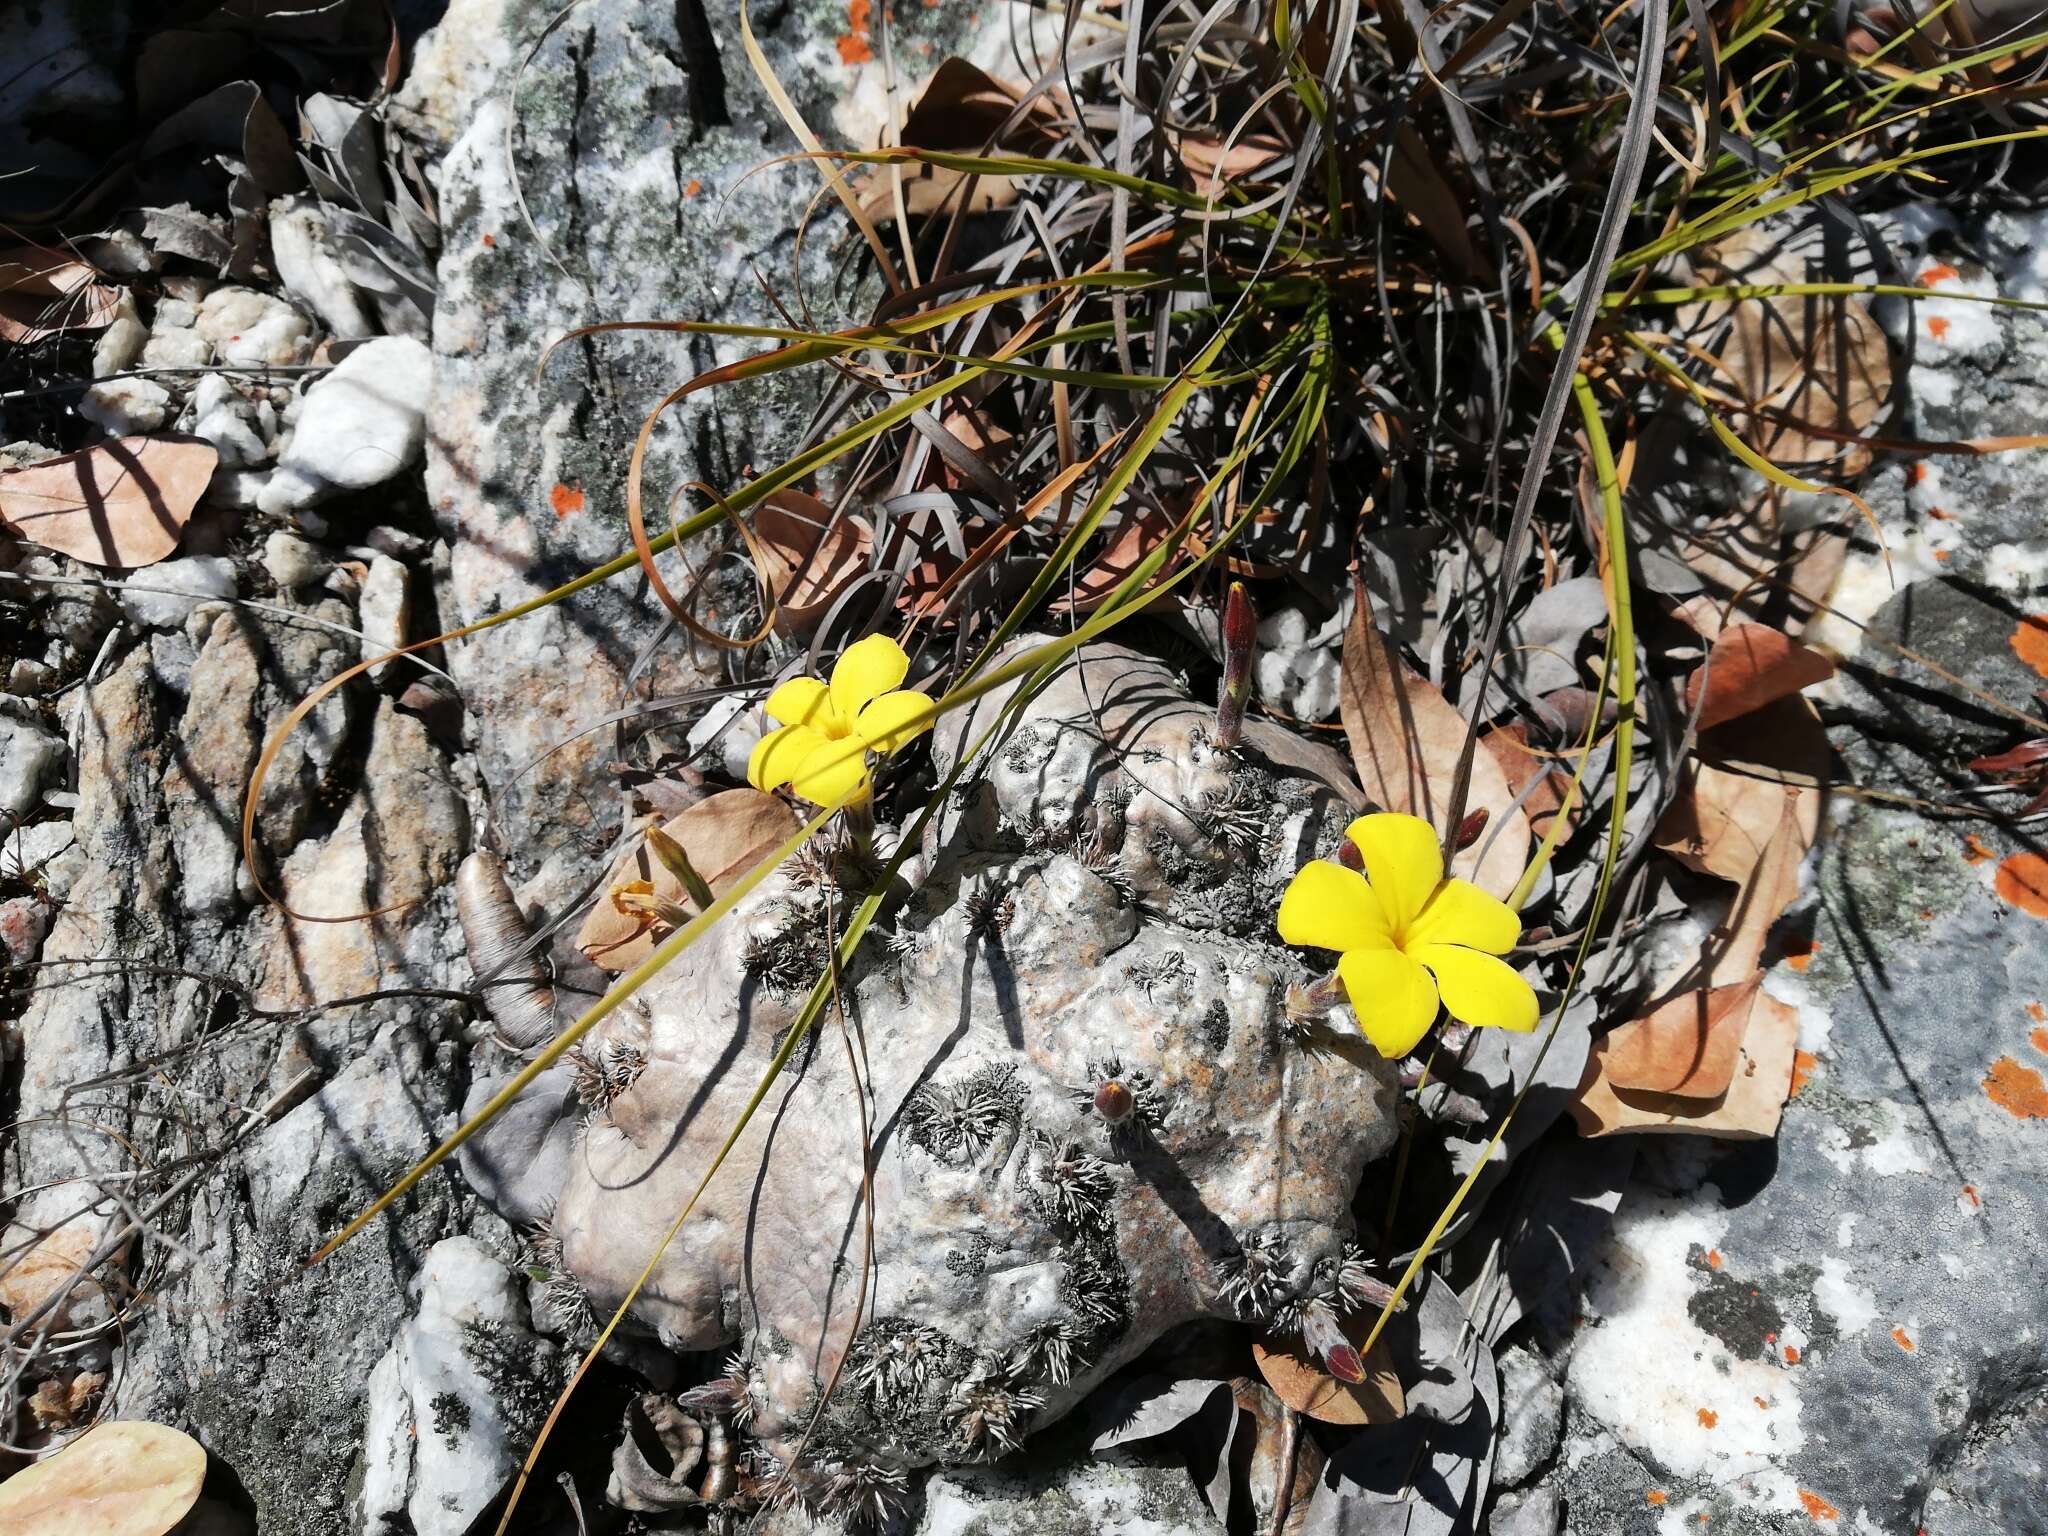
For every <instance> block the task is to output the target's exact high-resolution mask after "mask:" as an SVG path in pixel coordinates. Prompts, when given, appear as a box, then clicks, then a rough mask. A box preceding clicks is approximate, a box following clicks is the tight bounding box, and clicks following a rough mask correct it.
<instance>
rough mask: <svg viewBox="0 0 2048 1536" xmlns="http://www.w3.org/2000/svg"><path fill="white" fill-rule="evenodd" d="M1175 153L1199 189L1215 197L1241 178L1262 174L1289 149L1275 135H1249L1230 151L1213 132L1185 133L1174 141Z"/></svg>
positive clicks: (1205, 195) (1208, 195)
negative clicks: (1261, 172)
mask: <svg viewBox="0 0 2048 1536" xmlns="http://www.w3.org/2000/svg"><path fill="white" fill-rule="evenodd" d="M1173 152H1174V153H1175V154H1176V155H1178V156H1179V157H1180V163H1181V164H1182V165H1184V166H1186V167H1187V168H1188V171H1189V173H1190V174H1191V175H1193V177H1194V178H1195V190H1196V191H1197V192H1199V193H1201V194H1202V195H1203V196H1204V197H1215V196H1217V195H1218V194H1219V193H1221V192H1222V190H1223V189H1224V188H1225V187H1227V186H1229V185H1230V183H1232V182H1233V181H1235V180H1237V178H1238V177H1240V176H1256V175H1258V173H1259V172H1260V171H1263V170H1264V169H1265V168H1266V167H1267V166H1269V165H1271V164H1272V163H1273V162H1274V161H1276V160H1278V159H1279V158H1280V157H1281V156H1282V155H1284V154H1285V153H1286V152H1287V148H1286V146H1285V145H1284V144H1282V143H1281V142H1280V141H1279V140H1278V139H1276V138H1274V137H1273V136H1272V135H1271V134H1262V133H1255V134H1249V135H1247V136H1245V137H1243V138H1240V139H1239V140H1238V141H1237V142H1236V143H1234V144H1232V145H1231V146H1230V148H1229V149H1228V150H1226V149H1224V147H1223V140H1222V139H1221V138H1219V137H1218V136H1217V135H1215V134H1213V133H1183V134H1180V135H1178V136H1177V137H1175V138H1174V140H1173Z"/></svg>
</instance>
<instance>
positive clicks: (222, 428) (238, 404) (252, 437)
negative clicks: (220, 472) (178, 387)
mask: <svg viewBox="0 0 2048 1536" xmlns="http://www.w3.org/2000/svg"><path fill="white" fill-rule="evenodd" d="M187 409H188V411H189V413H190V417H191V427H190V429H189V430H190V431H191V433H192V435H193V436H195V437H203V438H205V439H206V440H207V441H208V442H209V443H211V444H213V446H214V451H215V452H217V453H218V454H219V455H220V463H221V467H222V468H223V469H231V470H232V469H246V468H247V467H249V466H250V465H252V464H261V463H263V462H264V461H265V460H266V459H267V458H268V457H269V453H270V449H269V445H268V444H267V443H265V442H264V440H263V436H262V434H261V433H260V432H258V431H257V430H256V425H255V422H256V407H255V405H254V404H253V403H252V402H250V401H249V400H247V399H244V398H243V396H242V394H241V392H240V391H239V390H237V389H236V388H235V386H234V385H232V384H230V383H229V382H228V380H227V378H226V376H225V375H223V374H218V373H209V374H207V375H206V376H205V377H204V378H202V379H201V380H200V381H199V382H198V383H197V384H195V385H194V386H193V387H192V402H191V405H190V406H189V407H188V408H187Z"/></svg>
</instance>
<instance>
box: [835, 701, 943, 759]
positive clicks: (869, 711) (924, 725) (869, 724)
mask: <svg viewBox="0 0 2048 1536" xmlns="http://www.w3.org/2000/svg"><path fill="white" fill-rule="evenodd" d="M931 707H932V701H931V695H929V694H924V693H919V692H918V691H917V690H916V689H915V688H898V689H897V690H896V691H895V692H894V693H885V694H883V695H882V696H881V697H880V698H879V699H875V700H873V701H871V702H870V703H869V704H868V706H867V707H866V708H865V709H863V710H862V711H861V712H860V718H859V719H858V720H856V721H854V722H853V732H854V734H855V735H856V736H858V737H860V739H861V740H862V741H864V742H866V743H867V744H868V745H869V746H871V747H873V748H874V749H875V750H876V751H877V752H901V751H902V750H903V749H904V748H905V747H907V746H909V745H910V744H911V743H912V742H913V741H915V740H917V738H918V737H920V736H922V735H923V734H924V733H925V732H926V731H928V730H930V729H931V728H932V722H933V720H934V719H936V718H937V717H936V716H934V715H931V714H929V713H928V711H929V710H930V709H931ZM919 715H924V716H925V718H924V719H922V720H917V717H918V716H919ZM912 720H917V723H916V724H914V725H912V724H907V723H906V722H908V721H912Z"/></svg>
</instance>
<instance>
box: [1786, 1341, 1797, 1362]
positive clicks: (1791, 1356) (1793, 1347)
mask: <svg viewBox="0 0 2048 1536" xmlns="http://www.w3.org/2000/svg"><path fill="white" fill-rule="evenodd" d="M1785 1363H1786V1364H1787V1365H1797V1364H1798V1363H1799V1346H1798V1345H1797V1344H1787V1345H1786V1346H1785Z"/></svg>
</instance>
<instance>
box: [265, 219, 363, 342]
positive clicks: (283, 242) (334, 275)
mask: <svg viewBox="0 0 2048 1536" xmlns="http://www.w3.org/2000/svg"><path fill="white" fill-rule="evenodd" d="M270 250H271V260H272V262H273V264H274V265H275V266H276V268H277V280H278V282H280V283H281V284H283V285H284V290H285V292H287V293H289V294H290V295H291V296H292V297H293V298H294V299H296V300H298V301H299V303H301V304H303V305H304V306H305V307H306V308H308V309H310V310H311V311H312V312H313V313H314V314H316V315H318V316H319V317H320V321H321V323H322V324H323V325H325V326H326V327H327V329H328V330H329V331H330V332H331V333H333V334H334V335H335V336H339V337H352V336H374V335H376V334H377V324H376V322H375V321H374V320H373V319H371V317H370V310H369V309H368V308H367V307H366V306H365V304H364V301H363V295H362V293H361V291H360V290H358V289H357V287H356V285H355V284H354V283H353V282H352V281H350V279H349V275H348V268H347V266H346V264H345V263H344V262H343V261H342V260H341V258H340V256H339V255H338V254H337V252H336V249H335V234H334V228H333V222H332V220H331V219H330V218H329V217H328V214H327V211H326V209H325V208H323V207H322V206H321V204H320V203H319V201H318V200H317V199H315V198H310V197H289V198H279V199H278V200H277V201H276V202H275V203H273V204H272V205H271V209H270Z"/></svg>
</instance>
